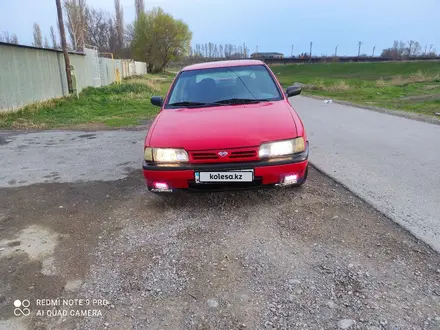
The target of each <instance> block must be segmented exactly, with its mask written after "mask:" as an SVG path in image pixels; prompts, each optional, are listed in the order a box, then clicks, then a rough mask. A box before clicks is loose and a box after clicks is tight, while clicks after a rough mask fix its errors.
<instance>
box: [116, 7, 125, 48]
mask: <svg viewBox="0 0 440 330" xmlns="http://www.w3.org/2000/svg"><path fill="white" fill-rule="evenodd" d="M115 29H116V52H121V51H122V49H123V48H124V11H123V9H122V7H121V1H120V0H115Z"/></svg>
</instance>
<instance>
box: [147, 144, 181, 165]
mask: <svg viewBox="0 0 440 330" xmlns="http://www.w3.org/2000/svg"><path fill="white" fill-rule="evenodd" d="M144 159H145V160H146V161H148V162H153V161H154V162H159V163H177V162H187V161H188V153H187V152H186V151H185V150H184V149H173V148H150V147H147V148H145V151H144Z"/></svg>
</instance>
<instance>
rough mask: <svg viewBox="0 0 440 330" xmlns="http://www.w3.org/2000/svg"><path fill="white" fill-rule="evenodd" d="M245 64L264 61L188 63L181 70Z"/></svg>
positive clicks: (256, 63)
mask: <svg viewBox="0 0 440 330" xmlns="http://www.w3.org/2000/svg"><path fill="white" fill-rule="evenodd" d="M246 65H264V62H263V61H260V60H229V61H215V62H205V63H197V64H192V65H188V66H186V67H184V68H183V69H182V71H192V70H201V69H213V68H226V67H230V66H246Z"/></svg>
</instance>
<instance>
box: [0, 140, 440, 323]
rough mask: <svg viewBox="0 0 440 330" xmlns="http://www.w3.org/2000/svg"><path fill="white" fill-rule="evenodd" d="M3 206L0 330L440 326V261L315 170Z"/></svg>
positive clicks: (28, 189)
mask: <svg viewBox="0 0 440 330" xmlns="http://www.w3.org/2000/svg"><path fill="white" fill-rule="evenodd" d="M127 145H131V143H129V142H127ZM49 148H50V147H49ZM108 148H109V150H111V151H109V152H111V153H114V154H117V151H116V150H114V149H112V147H111V146H109V147H108ZM61 150H62V149H61ZM60 152H61V151H60ZM86 154H87V153H86ZM77 157H81V155H78V156H77ZM92 161H93V162H95V161H96V160H94V158H91V162H90V163H89V164H88V165H89V166H90V167H91V168H94V166H97V165H96V164H93V163H92ZM116 161H119V160H116ZM127 161H132V159H128V160H127ZM81 164H83V166H84V164H87V159H84V158H81ZM61 165H63V166H65V164H61ZM76 171H86V169H84V168H81V169H77V170H76ZM30 177H31V176H30ZM82 177H84V176H82ZM54 180H55V179H54ZM66 181H67V180H66ZM17 182H18V181H17ZM0 201H1V203H0V258H1V259H0V264H1V267H0V279H1V282H0V329H338V328H340V329H370V330H375V329H393V330H394V329H429V330H434V329H439V328H440V257H439V255H438V254H437V253H436V252H434V251H433V250H431V249H430V248H429V247H427V245H425V244H424V243H421V242H418V241H417V240H416V239H415V238H414V237H413V236H411V235H410V234H408V233H407V232H405V231H404V230H403V229H401V228H400V227H398V226H397V225H396V224H395V223H394V222H392V221H391V220H389V219H387V218H385V217H383V216H381V215H380V214H378V213H377V212H376V211H374V210H373V209H372V208H371V207H369V206H368V205H366V204H365V203H364V202H362V201H361V200H359V199H357V198H356V197H354V196H353V195H351V194H350V193H349V192H348V191H346V190H345V189H343V188H341V187H340V186H338V185H337V184H336V183H334V182H333V181H332V180H331V179H329V178H327V177H326V176H324V175H322V174H320V173H319V172H317V171H316V170H314V169H312V170H311V172H310V175H309V181H308V184H307V185H306V186H304V187H303V188H302V189H300V190H291V189H287V190H269V191H248V192H236V193H216V194H179V195H173V196H169V197H168V198H160V197H158V196H154V195H151V194H149V193H147V192H146V191H145V187H144V184H143V180H142V174H141V172H140V170H134V171H132V172H131V173H130V174H129V175H128V176H125V177H123V178H118V179H117V180H115V181H111V180H108V178H107V181H95V182H93V181H86V180H84V181H83V182H76V181H75V182H59V183H57V182H48V183H35V184H32V185H28V186H21V187H20V186H15V184H14V186H12V187H9V188H1V189H0ZM57 298H59V299H58V300H55V299H57ZM17 299H19V300H20V301H22V304H21V306H20V307H14V301H15V300H17ZM47 299H52V300H54V301H47ZM67 299H84V300H82V305H79V304H80V300H76V302H75V301H74V300H70V302H69V300H67ZM26 300H29V303H30V306H29V312H30V315H28V316H23V315H21V314H20V311H24V312H26V311H25V309H24V306H25V305H27V302H25V301H26ZM57 302H59V304H57ZM66 302H67V303H69V304H70V306H63V303H66ZM103 305H105V306H103ZM18 309H19V310H20V311H19V310H18ZM48 310H49V316H48V312H47V311H48ZM14 311H15V312H16V313H17V314H19V316H15V315H14ZM82 313H85V314H86V315H84V314H82ZM50 315H55V316H50ZM81 315H83V316H81Z"/></svg>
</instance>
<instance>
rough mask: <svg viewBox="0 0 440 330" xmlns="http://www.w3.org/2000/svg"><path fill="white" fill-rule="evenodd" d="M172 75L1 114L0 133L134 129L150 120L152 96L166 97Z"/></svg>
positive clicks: (133, 80)
mask: <svg viewBox="0 0 440 330" xmlns="http://www.w3.org/2000/svg"><path fill="white" fill-rule="evenodd" d="M173 77H174V75H172V74H166V75H151V74H148V75H145V76H137V77H132V78H128V79H124V80H123V81H122V83H121V84H119V85H118V84H112V85H109V86H104V87H99V88H93V87H88V88H86V89H84V90H82V91H81V93H80V94H79V98H76V97H74V96H70V97H63V98H59V99H52V100H48V101H46V102H41V103H35V104H32V105H29V106H26V107H24V108H22V109H20V110H19V111H15V112H6V113H0V128H2V129H47V128H69V127H82V126H84V127H88V126H90V127H99V126H101V127H123V126H136V125H140V124H142V121H145V120H148V119H152V118H154V116H155V115H156V114H157V113H158V111H159V108H158V107H155V106H153V105H152V104H151V103H150V98H151V96H153V95H165V93H166V91H167V89H168V86H169V84H170V83H171V81H172V79H173Z"/></svg>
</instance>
